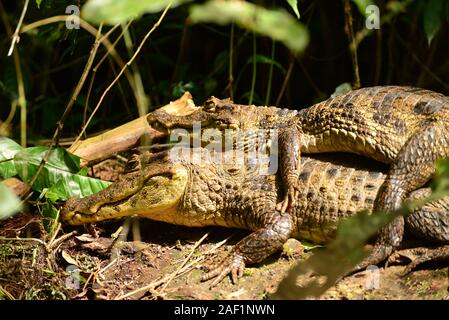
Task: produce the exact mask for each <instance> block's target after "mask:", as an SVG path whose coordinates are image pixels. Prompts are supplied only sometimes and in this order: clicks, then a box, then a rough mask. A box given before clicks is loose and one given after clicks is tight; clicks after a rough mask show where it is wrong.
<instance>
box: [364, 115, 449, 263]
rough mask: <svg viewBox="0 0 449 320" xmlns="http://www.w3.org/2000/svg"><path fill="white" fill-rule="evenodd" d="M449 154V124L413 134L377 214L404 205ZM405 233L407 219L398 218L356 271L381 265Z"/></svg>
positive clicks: (385, 187) (386, 185)
mask: <svg viewBox="0 0 449 320" xmlns="http://www.w3.org/2000/svg"><path fill="white" fill-rule="evenodd" d="M448 154H449V136H448V128H447V123H445V122H444V120H442V121H441V122H431V123H430V124H429V125H428V126H427V127H425V128H424V129H423V130H421V131H419V132H417V133H416V134H415V135H413V136H412V137H411V138H410V139H409V141H407V143H406V144H405V145H404V147H403V148H402V149H401V151H400V152H399V154H398V156H397V158H396V160H395V162H394V163H393V164H392V166H391V169H390V172H389V174H388V177H387V179H386V181H385V183H384V185H383V187H382V189H381V191H380V194H379V196H378V199H377V201H376V205H375V209H374V211H375V212H376V213H377V214H379V213H380V214H382V212H383V213H386V214H389V212H392V211H394V210H397V209H399V208H400V206H401V204H402V202H403V200H404V199H405V198H406V196H407V195H408V194H409V193H410V192H411V191H413V190H415V189H417V188H419V187H421V186H422V185H424V184H425V183H426V182H427V181H429V180H430V178H431V177H432V175H433V174H434V173H435V163H436V161H437V160H438V159H441V158H444V157H446V156H447V155H448ZM403 233H404V218H403V217H398V218H396V219H394V220H393V222H391V223H390V224H389V225H387V226H386V227H385V228H383V229H382V230H381V231H380V234H379V236H378V238H377V241H376V243H375V246H374V249H373V251H372V252H371V254H370V255H369V256H368V258H366V259H365V260H364V261H362V262H361V263H360V264H359V265H358V266H357V267H356V270H361V269H364V268H366V267H367V266H369V265H372V264H378V263H380V262H382V261H383V260H385V259H386V258H388V256H389V255H390V254H391V253H392V252H393V251H394V250H395V249H396V248H397V247H398V246H399V245H400V243H401V242H402V236H403Z"/></svg>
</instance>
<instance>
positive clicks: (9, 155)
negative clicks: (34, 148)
mask: <svg viewBox="0 0 449 320" xmlns="http://www.w3.org/2000/svg"><path fill="white" fill-rule="evenodd" d="M21 150H23V147H22V146H20V145H19V144H18V143H16V142H15V141H14V140H11V139H8V138H5V137H0V177H1V178H3V179H8V178H10V177H13V176H15V175H16V174H17V171H16V166H15V164H14V160H12V159H13V158H14V156H15V154H16V153H17V152H19V151H21Z"/></svg>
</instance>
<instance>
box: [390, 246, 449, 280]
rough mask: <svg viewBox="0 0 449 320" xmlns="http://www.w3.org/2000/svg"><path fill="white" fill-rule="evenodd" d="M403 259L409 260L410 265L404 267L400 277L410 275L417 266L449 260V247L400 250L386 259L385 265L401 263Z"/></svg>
mask: <svg viewBox="0 0 449 320" xmlns="http://www.w3.org/2000/svg"><path fill="white" fill-rule="evenodd" d="M404 258H405V259H406V260H409V261H410V263H409V264H408V265H407V266H406V267H405V270H404V271H403V272H402V276H406V275H408V274H410V273H411V272H412V271H413V270H415V269H416V268H417V267H418V266H419V265H421V264H423V263H425V262H429V261H438V260H445V259H449V245H446V246H441V247H437V248H425V247H419V248H412V249H406V250H401V251H398V252H396V253H394V254H393V255H391V256H390V257H389V258H388V262H387V263H397V262H401V261H403V260H404Z"/></svg>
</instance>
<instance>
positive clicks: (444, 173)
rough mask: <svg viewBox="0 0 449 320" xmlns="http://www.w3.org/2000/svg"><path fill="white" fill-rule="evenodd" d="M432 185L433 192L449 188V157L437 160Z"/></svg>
mask: <svg viewBox="0 0 449 320" xmlns="http://www.w3.org/2000/svg"><path fill="white" fill-rule="evenodd" d="M430 186H431V188H432V191H433V192H444V191H445V190H449V158H446V159H443V160H439V161H438V162H437V165H436V170H435V176H434V178H433V179H432V182H431V184H430Z"/></svg>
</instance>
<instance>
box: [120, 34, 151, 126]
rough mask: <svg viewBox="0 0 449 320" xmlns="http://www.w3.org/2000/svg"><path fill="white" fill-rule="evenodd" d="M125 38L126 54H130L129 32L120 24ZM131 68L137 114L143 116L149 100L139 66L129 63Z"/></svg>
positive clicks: (130, 41)
mask: <svg viewBox="0 0 449 320" xmlns="http://www.w3.org/2000/svg"><path fill="white" fill-rule="evenodd" d="M122 29H123V34H124V37H123V39H124V40H125V41H124V42H125V46H126V49H127V51H128V55H129V56H132V49H133V43H132V40H131V35H130V34H129V30H128V28H125V27H123V26H122ZM131 70H132V74H133V77H134V82H135V83H136V95H137V110H138V112H139V116H140V117H141V116H144V115H146V114H147V113H148V106H149V100H148V97H147V96H146V94H145V89H144V87H143V82H142V77H141V76H140V72H139V68H138V67H137V65H136V64H135V63H132V64H131Z"/></svg>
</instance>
